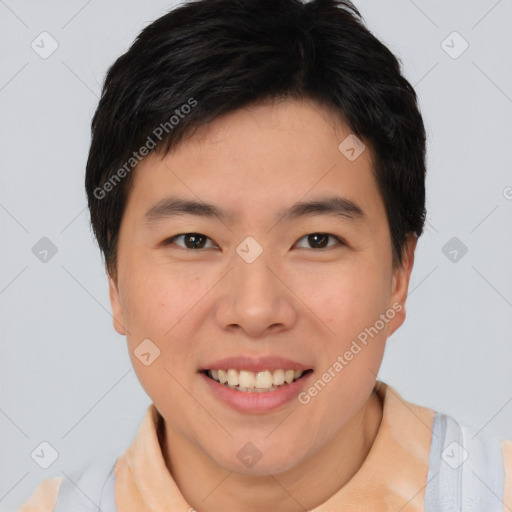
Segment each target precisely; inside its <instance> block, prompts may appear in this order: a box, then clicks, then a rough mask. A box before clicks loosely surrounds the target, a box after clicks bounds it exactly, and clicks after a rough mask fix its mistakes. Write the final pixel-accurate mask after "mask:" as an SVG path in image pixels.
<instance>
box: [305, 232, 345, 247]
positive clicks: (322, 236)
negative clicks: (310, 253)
mask: <svg viewBox="0 0 512 512" xmlns="http://www.w3.org/2000/svg"><path fill="white" fill-rule="evenodd" d="M329 238H330V239H333V240H335V242H337V244H338V245H344V243H343V241H342V240H341V239H340V238H338V237H337V236H334V235H330V234H328V233H311V234H309V235H306V236H304V237H302V238H301V239H300V240H306V242H307V243H308V244H309V245H310V247H306V249H309V248H313V249H325V248H326V247H332V245H336V243H334V244H331V245H328V240H329Z"/></svg>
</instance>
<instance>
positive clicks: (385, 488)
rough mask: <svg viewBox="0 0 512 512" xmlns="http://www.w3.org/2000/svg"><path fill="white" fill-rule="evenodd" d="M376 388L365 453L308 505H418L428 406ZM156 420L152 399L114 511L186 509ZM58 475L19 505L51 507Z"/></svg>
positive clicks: (509, 451)
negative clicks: (336, 485) (375, 413)
mask: <svg viewBox="0 0 512 512" xmlns="http://www.w3.org/2000/svg"><path fill="white" fill-rule="evenodd" d="M375 389H376V392H377V395H378V397H379V398H380V400H381V402H382V406H383V415H382V421H381V425H380V427H379V430H378V432H377V436H376V437H375V440H374V442H373V445H372V447H371V449H370V452H369V453H368V456H367V457H366V459H365V460H364V463H363V464H362V466H361V467H360V468H359V470H358V471H357V473H356V474H355V475H354V476H353V477H352V478H351V479H350V481H349V482H347V483H346V484H345V485H344V486H343V487H342V488H341V489H340V490H339V491H338V492H336V493H335V494H334V495H333V496H331V497H330V498H329V499H328V500H327V501H326V502H324V503H323V504H321V505H319V506H318V507H316V508H315V509H314V512H334V511H339V510H344V511H346V512H350V511H357V512H375V511H376V510H378V511H380V512H386V511H390V512H391V511H392V512H397V511H398V510H400V511H401V512H423V511H424V499H425V488H426V483H427V474H428V463H429V453H430V444H431V440H432V426H433V420H434V416H435V411H434V410H432V409H428V408H425V407H421V406H419V405H415V404H412V403H410V402H407V401H405V400H404V399H403V398H402V397H401V396H400V395H399V394H398V393H397V392H396V391H395V390H394V388H392V387H391V386H389V385H387V384H385V383H383V382H379V381H378V382H377V384H376V387H375ZM160 419H161V417H160V415H159V413H158V411H157V410H156V408H155V406H154V405H153V404H151V405H150V406H149V408H148V410H147V411H146V415H145V416H144V420H143V422H142V424H141V426H140V428H139V431H138V433H137V436H136V438H135V440H134V442H133V443H132V445H131V446H130V447H129V448H128V449H127V450H126V451H125V452H124V453H123V454H122V456H121V457H119V458H118V460H117V462H116V465H115V477H116V478H115V496H116V504H117V509H118V512H140V511H141V510H144V511H145V512H162V511H163V510H165V511H168V512H173V511H186V510H188V509H189V508H190V505H189V504H188V503H187V502H186V500H185V498H184V497H183V495H182V494H181V492H180V490H179V489H178V487H177V485H176V483H175V482H174V480H173V478H172V476H171V474H170V473H169V471H168V469H167V467H166V465H165V461H164V458H163V455H162V452H161V448H160V444H159V441H158V435H157V428H158V426H159V421H160ZM500 443H501V447H502V450H503V459H504V462H505V489H504V500H503V501H504V503H503V511H504V512H511V510H512V440H501V441H500ZM384 468H385V470H384V471H383V469H384ZM61 481H62V477H55V478H48V479H46V480H43V481H42V482H41V483H40V484H39V485H38V486H37V487H36V488H35V490H34V492H33V494H32V496H31V497H30V499H29V500H28V501H27V502H26V503H25V504H24V505H23V506H22V507H21V508H20V509H18V512H50V511H53V509H54V507H55V503H56V501H57V493H58V490H59V486H60V483H61ZM310 512H313V511H310ZM482 512H484V511H482Z"/></svg>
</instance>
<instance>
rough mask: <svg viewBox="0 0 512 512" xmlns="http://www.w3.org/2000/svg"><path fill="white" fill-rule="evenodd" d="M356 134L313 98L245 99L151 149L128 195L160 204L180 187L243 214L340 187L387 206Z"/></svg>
mask: <svg viewBox="0 0 512 512" xmlns="http://www.w3.org/2000/svg"><path fill="white" fill-rule="evenodd" d="M351 137H354V135H353V134H351V131H350V129H349V128H348V126H347V125H346V124H345V123H344V122H343V121H342V119H341V117H340V116H338V115H336V114H334V113H333V111H331V110H329V109H328V108H326V107H325V106H323V105H320V104H318V103H316V102H315V101H312V100H281V101H272V102H267V103H265V104H257V105H252V106H249V107H245V108H242V109H239V110H237V111H234V112H231V113H229V114H226V115H223V116H221V117H218V118H216V119H215V120H213V121H212V122H211V123H208V124H207V125H203V126H201V127H199V128H198V129H196V131H195V132H193V133H192V134H191V135H190V136H189V137H188V138H186V139H185V140H183V141H182V142H180V144H178V146H176V147H175V148H174V149H173V150H172V151H171V152H170V153H168V154H166V155H165V156H163V157H162V156H158V155H155V154H153V153H152V154H151V155H149V156H148V157H146V158H145V159H144V160H143V161H142V162H141V163H140V164H139V166H138V167H137V169H136V170H135V171H134V172H135V176H134V181H133V186H132V190H131V192H130V196H129V201H128V202H129V203H130V201H131V202H132V203H135V206H141V205H142V204H143V205H144V207H148V206H154V205H155V204H156V203H158V202H160V201H162V200H164V199H165V197H166V196H167V195H169V194H171V193H172V195H173V196H182V197H183V198H185V197H186V198H190V199H195V200H199V201H201V200H203V201H205V202H208V203H212V204H216V205H217V206H220V207H224V209H225V210H226V212H229V215H230V216H232V217H233V218H236V216H237V213H240V215H241V217H240V218H243V215H244V214H243V212H244V211H245V212H246V213H247V212H248V211H249V212H250V211H252V212H253V213H256V212H258V213H259V214H264V213H265V212H266V211H269V210H270V209H272V210H275V211H277V210H278V209H279V210H280V211H281V212H282V211H283V208H282V207H283V205H285V206H286V205H291V204H294V203H296V202H298V201H299V200H302V201H306V200H308V199H313V198H315V197H318V196H324V197H325V196H326V195H327V193H332V195H333V194H334V193H336V194H337V195H341V196H342V197H345V198H346V199H348V200H352V201H353V202H356V203H357V204H364V205H365V208H364V209H365V210H368V213H370V214H371V213H372V211H371V210H375V209H376V208H377V209H378V207H379V206H380V207H383V205H382V204H380V205H379V204H378V203H379V201H380V195H379V193H378V190H377V186H376V182H375V179H374V176H373V170H372V165H373V164H372V155H371V152H370V148H368V147H366V149H365V150H364V151H362V152H361V153H360V154H359V156H357V158H355V159H351V158H348V157H347V153H346V152H344V151H345V150H346V149H347V147H346V146H347V141H348V144H349V145H350V143H351V141H352V139H351ZM340 145H341V146H340ZM352 145H353V144H352ZM349 149H350V148H349ZM355 150H356V151H358V152H359V151H360V150H361V147H357V148H355ZM348 156H352V155H351V154H350V153H348ZM278 205H279V206H278ZM132 206H133V205H132ZM145 211H147V208H146V210H145ZM139 213H141V212H139ZM374 213H379V212H377V211H375V212H374ZM380 213H382V212H380Z"/></svg>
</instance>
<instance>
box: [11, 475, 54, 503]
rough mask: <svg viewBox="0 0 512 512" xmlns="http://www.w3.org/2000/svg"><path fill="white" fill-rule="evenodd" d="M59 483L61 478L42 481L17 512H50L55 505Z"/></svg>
mask: <svg viewBox="0 0 512 512" xmlns="http://www.w3.org/2000/svg"><path fill="white" fill-rule="evenodd" d="M61 483H62V477H59V476H56V477H53V478H47V479H46V480H43V481H42V482H40V483H39V484H38V485H37V486H36V487H35V489H34V491H33V492H32V495H31V496H30V498H29V499H28V500H27V501H26V502H25V503H23V505H21V507H20V508H19V509H18V510H17V512H52V511H53V510H54V508H55V504H56V503H57V495H58V494H59V488H60V485H61Z"/></svg>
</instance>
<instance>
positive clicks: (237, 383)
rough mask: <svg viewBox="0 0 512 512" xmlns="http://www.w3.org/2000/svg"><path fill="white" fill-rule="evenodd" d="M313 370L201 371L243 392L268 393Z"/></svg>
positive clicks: (234, 369) (291, 382)
mask: <svg viewBox="0 0 512 512" xmlns="http://www.w3.org/2000/svg"><path fill="white" fill-rule="evenodd" d="M312 371H313V370H312V369H307V370H294V369H286V368H278V369H275V370H263V371H258V372H253V371H250V370H243V369H236V368H226V369H206V370H202V371H201V373H203V374H204V375H206V377H208V378H209V379H211V380H213V381H215V382H217V383H219V384H222V385H224V386H225V387H227V388H229V389H232V390H235V391H240V392H242V393H267V392H270V391H278V390H279V389H282V388H285V387H286V386H289V385H290V384H293V383H294V382H297V381H298V380H301V379H303V378H304V377H306V376H307V375H309V374H310V373H311V372H312Z"/></svg>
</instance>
